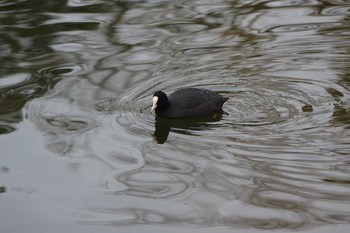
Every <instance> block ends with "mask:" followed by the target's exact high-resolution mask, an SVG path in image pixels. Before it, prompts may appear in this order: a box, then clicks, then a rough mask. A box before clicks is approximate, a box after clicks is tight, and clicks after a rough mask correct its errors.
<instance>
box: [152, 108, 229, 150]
mask: <svg viewBox="0 0 350 233" xmlns="http://www.w3.org/2000/svg"><path fill="white" fill-rule="evenodd" d="M222 115H223V113H216V114H215V115H214V116H212V117H201V118H190V119H168V118H162V117H158V116H156V118H155V131H154V134H153V140H154V142H155V143H157V144H163V143H165V142H166V140H167V139H168V136H169V133H170V131H176V132H180V133H183V134H191V132H190V131H184V130H182V129H190V130H191V131H193V132H194V131H200V130H207V129H209V128H212V127H215V125H214V124H211V123H212V122H216V121H220V120H221V118H222Z"/></svg>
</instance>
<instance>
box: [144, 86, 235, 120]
mask: <svg viewBox="0 0 350 233" xmlns="http://www.w3.org/2000/svg"><path fill="white" fill-rule="evenodd" d="M228 99H229V98H228V97H223V96H222V95H220V94H218V93H216V92H213V91H210V90H206V89H198V88H184V89H179V90H177V91H175V92H173V93H171V94H170V95H169V96H167V95H166V94H165V93H164V92H163V91H156V92H155V93H154V95H153V98H152V103H153V105H152V109H151V112H153V111H155V113H156V115H157V116H159V117H163V118H194V117H205V116H213V115H215V114H216V113H218V112H220V111H221V110H222V105H223V104H224V103H225V102H226V101H227V100H228Z"/></svg>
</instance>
